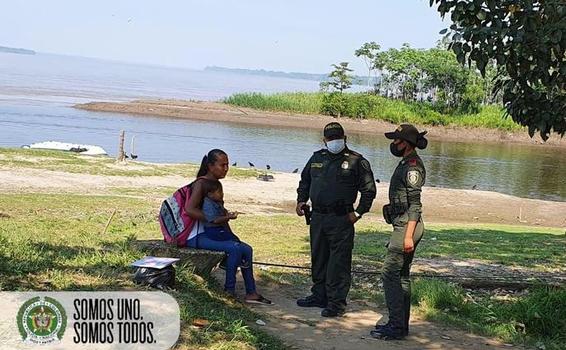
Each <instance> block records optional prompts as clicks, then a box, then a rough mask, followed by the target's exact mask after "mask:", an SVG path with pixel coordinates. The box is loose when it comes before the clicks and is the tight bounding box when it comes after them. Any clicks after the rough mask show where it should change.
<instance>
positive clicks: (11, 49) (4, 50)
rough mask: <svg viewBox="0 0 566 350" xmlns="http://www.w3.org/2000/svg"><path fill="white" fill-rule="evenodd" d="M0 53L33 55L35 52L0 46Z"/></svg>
mask: <svg viewBox="0 0 566 350" xmlns="http://www.w3.org/2000/svg"><path fill="white" fill-rule="evenodd" d="M0 52H8V53H17V54H20V55H35V51H33V50H27V49H17V48H13V47H6V46H0Z"/></svg>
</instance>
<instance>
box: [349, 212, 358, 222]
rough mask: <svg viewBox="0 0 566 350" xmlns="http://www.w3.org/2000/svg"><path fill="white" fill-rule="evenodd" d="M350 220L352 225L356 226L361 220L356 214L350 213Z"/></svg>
mask: <svg viewBox="0 0 566 350" xmlns="http://www.w3.org/2000/svg"><path fill="white" fill-rule="evenodd" d="M348 220H350V222H351V223H352V224H355V223H356V222H357V221H358V220H359V219H358V217H357V216H356V214H354V212H351V213H348Z"/></svg>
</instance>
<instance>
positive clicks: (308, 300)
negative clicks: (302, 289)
mask: <svg viewBox="0 0 566 350" xmlns="http://www.w3.org/2000/svg"><path fill="white" fill-rule="evenodd" d="M297 305H298V306H300V307H320V308H325V307H326V305H327V301H326V300H320V299H319V298H317V297H315V296H314V295H309V296H308V297H304V298H301V299H298V300H297Z"/></svg>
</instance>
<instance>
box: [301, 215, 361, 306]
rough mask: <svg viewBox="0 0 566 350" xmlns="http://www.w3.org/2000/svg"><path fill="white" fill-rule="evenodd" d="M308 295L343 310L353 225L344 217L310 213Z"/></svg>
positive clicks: (348, 283) (348, 288)
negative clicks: (309, 284)
mask: <svg viewBox="0 0 566 350" xmlns="http://www.w3.org/2000/svg"><path fill="white" fill-rule="evenodd" d="M310 245H311V266H312V267H311V275H312V282H313V286H312V288H311V291H312V294H313V295H314V296H316V297H317V298H318V299H319V300H321V301H328V307H329V308H334V309H336V310H341V311H343V310H345V308H346V297H347V296H348V292H349V291H350V285H351V281H352V277H351V271H352V249H353V247H354V225H353V224H352V223H351V222H350V220H349V217H348V215H336V214H320V213H317V212H313V215H312V219H311V224H310Z"/></svg>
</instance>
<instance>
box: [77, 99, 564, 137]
mask: <svg viewBox="0 0 566 350" xmlns="http://www.w3.org/2000/svg"><path fill="white" fill-rule="evenodd" d="M75 107H76V108H80V109H85V110H90V111H99V112H114V113H129V114H138V115H139V114H144V115H151V116H161V117H168V118H182V119H191V120H204V121H219V122H232V123H240V124H249V125H261V126H267V127H269V126H276V127H287V128H302V129H304V128H307V129H317V130H322V128H323V127H324V125H325V124H326V123H328V122H330V121H336V119H335V118H333V117H329V116H323V115H302V114H290V113H281V112H266V111H258V110H254V109H250V108H238V107H235V106H231V105H227V104H224V103H218V102H204V101H201V102H195V101H182V100H139V101H132V102H90V103H85V104H80V105H76V106H75ZM340 123H342V124H343V125H344V127H345V128H346V130H347V131H348V132H349V133H365V134H377V133H380V134H381V133H383V132H384V131H390V130H392V129H394V128H395V127H396V126H393V125H392V124H390V123H388V122H384V121H379V120H362V121H355V120H352V119H347V118H344V119H341V120H340ZM420 128H424V129H426V130H428V132H429V134H428V137H429V138H430V139H432V140H438V139H442V140H445V141H460V142H461V141H469V142H482V143H483V142H506V143H508V142H514V143H522V144H533V145H535V144H538V145H541V144H542V141H541V139H540V138H539V137H538V136H535V137H534V138H533V139H531V138H530V137H529V136H528V135H527V133H526V132H507V131H502V130H495V129H486V128H461V127H460V128H455V127H442V126H430V125H427V126H420ZM544 146H558V147H566V138H563V139H561V138H559V137H558V136H556V135H553V137H551V139H550V140H549V141H548V142H546V143H545V144H544Z"/></svg>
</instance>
